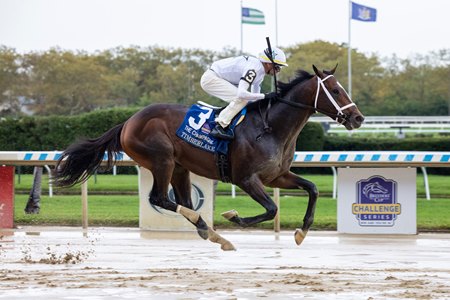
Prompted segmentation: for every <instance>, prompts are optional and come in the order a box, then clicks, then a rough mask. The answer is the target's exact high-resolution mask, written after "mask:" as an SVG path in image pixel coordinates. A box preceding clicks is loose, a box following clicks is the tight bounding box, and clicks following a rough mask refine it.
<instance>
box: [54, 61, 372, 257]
mask: <svg viewBox="0 0 450 300" xmlns="http://www.w3.org/2000/svg"><path fill="white" fill-rule="evenodd" d="M336 67H337V66H336ZM336 67H335V68H334V69H333V70H331V71H323V72H322V71H319V70H318V69H317V68H316V67H315V66H314V65H313V69H314V72H315V74H310V73H308V72H306V71H299V72H298V76H297V77H296V78H295V79H294V80H292V81H291V82H289V83H279V87H278V90H279V95H280V97H279V98H278V99H277V100H276V101H272V103H271V105H269V102H268V101H269V100H260V101H256V102H253V103H250V104H249V105H248V106H247V116H246V118H245V119H244V121H243V122H242V123H241V124H240V125H239V126H237V127H236V129H235V133H236V138H235V140H234V141H233V142H232V143H231V144H230V147H229V154H230V155H229V157H230V167H231V182H232V183H233V184H235V185H237V186H238V187H240V188H241V189H242V190H243V191H245V192H246V193H248V195H250V196H251V197H252V198H253V199H254V200H255V201H257V202H258V203H259V204H261V205H262V206H263V207H264V208H265V212H264V213H262V214H260V215H257V216H250V217H240V216H239V215H238V214H237V212H235V211H230V212H227V213H224V216H225V217H226V218H227V219H229V220H230V221H231V222H234V223H236V224H238V225H240V226H242V227H246V226H251V225H254V224H256V223H260V222H263V221H267V220H271V219H273V218H274V217H275V215H276V213H277V206H276V205H275V203H274V202H273V200H272V199H271V198H270V196H269V195H268V194H267V192H266V191H265V188H264V187H273V188H282V189H304V190H306V191H307V192H308V195H309V201H308V206H307V210H306V213H305V216H304V219H303V225H302V227H301V229H297V230H296V231H295V235H294V236H295V241H296V242H297V244H300V243H301V242H302V241H303V239H304V237H305V235H306V233H307V232H308V230H309V228H310V227H311V225H312V223H313V221H314V211H315V207H316V201H317V196H318V191H317V189H316V186H315V185H314V184H313V183H312V182H310V181H308V180H306V179H303V178H301V177H299V176H297V175H296V174H294V173H292V172H291V171H290V167H291V163H292V160H293V158H294V152H295V142H296V139H297V136H298V135H299V133H300V131H301V130H302V128H303V127H304V126H305V124H306V122H307V121H308V119H309V117H310V116H311V115H312V114H314V113H315V112H316V111H318V112H320V113H323V114H325V115H327V116H329V117H330V118H332V119H334V120H336V121H337V122H339V123H341V124H342V125H344V126H345V127H346V128H347V129H348V130H352V129H354V128H359V127H360V126H361V124H362V122H363V121H364V116H363V115H362V114H361V112H360V111H359V110H358V108H357V107H356V105H355V104H354V103H353V102H352V100H351V99H350V98H349V96H348V94H347V93H346V91H345V90H344V88H343V87H342V86H341V85H340V84H339V82H338V81H337V80H336V78H335V77H334V76H333V74H334V71H335V70H336ZM267 107H271V108H270V111H269V113H268V114H267V115H266V114H265V113H264V111H265V110H266V108H267ZM187 110H188V107H186V106H182V105H177V104H154V105H150V106H147V107H145V108H144V109H142V110H141V111H139V112H137V113H136V114H134V115H133V116H132V117H130V118H129V119H128V120H127V121H126V122H124V123H122V124H120V125H117V126H115V127H113V128H112V129H110V130H109V131H107V132H106V133H104V134H103V135H102V136H100V137H99V138H96V139H90V140H84V141H81V142H78V143H75V144H73V145H71V146H69V147H68V148H67V149H66V150H65V151H64V152H63V154H62V155H61V158H60V160H59V161H58V164H57V167H56V175H55V183H56V184H57V185H59V186H71V185H74V184H76V183H80V182H83V181H85V180H86V179H87V178H88V177H89V176H91V175H92V174H93V173H94V172H95V171H96V170H97V169H98V168H99V167H100V165H101V163H102V159H103V157H104V153H105V152H106V153H107V155H108V167H111V166H112V165H113V164H114V161H115V159H116V154H117V153H118V152H120V151H124V152H125V153H126V154H128V156H130V157H131V158H132V159H133V160H134V161H136V162H137V163H138V164H139V165H140V166H142V167H145V168H147V169H148V170H150V171H151V173H152V174H153V178H154V184H153V187H152V190H151V192H150V195H149V201H150V203H151V204H153V205H157V206H159V207H162V208H165V209H168V210H170V211H174V212H178V213H180V214H182V215H183V216H185V217H186V218H187V219H188V220H189V221H190V222H191V223H192V224H194V225H195V226H196V228H197V231H198V233H199V235H200V236H201V237H202V238H204V239H207V238H209V239H210V240H211V241H213V242H217V243H220V244H221V245H222V249H224V250H231V249H234V247H233V246H232V244H231V243H229V242H228V241H226V240H225V239H223V238H222V237H221V236H220V235H218V234H217V233H216V232H215V231H214V230H212V229H211V228H210V227H209V226H208V225H207V224H206V223H205V222H204V221H203V219H202V218H201V216H200V215H199V214H198V213H197V212H195V211H194V210H192V202H191V198H190V197H191V182H190V178H189V172H190V171H191V172H193V173H195V174H198V175H200V176H203V177H207V178H210V179H215V180H220V174H219V171H218V169H217V166H216V161H215V158H214V154H211V153H208V152H205V151H203V150H200V149H198V148H196V147H193V146H191V145H189V144H187V143H186V142H184V141H182V140H181V139H180V138H178V137H177V136H176V134H175V133H176V131H177V129H178V127H179V126H180V124H181V123H182V121H183V118H184V116H185V114H186V112H187ZM264 115H266V116H267V118H266V117H264ZM266 124H268V125H269V126H270V130H266V131H265V130H264V127H266V129H267V126H264V125H266ZM169 184H171V185H172V187H173V190H174V194H175V200H176V203H173V202H171V201H170V200H169V198H168V188H169Z"/></svg>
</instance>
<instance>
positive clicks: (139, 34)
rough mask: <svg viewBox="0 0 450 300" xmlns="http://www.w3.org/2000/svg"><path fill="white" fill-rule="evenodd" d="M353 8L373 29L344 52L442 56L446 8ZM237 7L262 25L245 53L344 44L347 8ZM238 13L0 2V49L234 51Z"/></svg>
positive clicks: (286, 1) (358, 33)
mask: <svg viewBox="0 0 450 300" xmlns="http://www.w3.org/2000/svg"><path fill="white" fill-rule="evenodd" d="M354 2H356V3H359V4H363V5H366V6H370V7H373V8H376V9H377V15H378V16H377V21H376V22H367V23H366V22H360V21H355V20H353V21H351V46H352V48H356V49H358V50H359V51H362V52H364V53H367V54H370V53H376V54H378V55H381V56H391V55H392V54H394V53H395V54H396V55H397V56H399V57H408V56H410V55H412V54H427V53H428V52H430V51H437V50H441V49H449V48H450V16H449V15H450V0H426V1H425V0H422V1H418V0H355V1H354ZM242 5H243V6H244V7H251V8H256V9H259V10H261V11H263V13H264V14H265V17H266V24H265V25H248V24H244V26H243V41H244V42H243V50H244V51H245V52H248V53H252V54H255V55H256V54H257V53H258V52H260V51H261V50H262V49H263V48H264V47H265V43H266V41H265V37H266V36H269V37H270V38H271V41H272V44H273V45H274V44H276V42H277V41H278V45H279V46H280V47H287V46H293V45H296V44H298V43H305V42H310V41H314V40H324V41H329V42H336V43H339V44H341V43H347V42H348V38H349V36H348V32H349V30H348V29H349V21H348V18H349V1H348V0H309V1H306V0H243V1H242ZM240 7H241V0H158V1H156V0H0V44H1V45H5V46H8V47H12V48H15V49H16V50H17V51H19V52H29V51H35V50H48V49H50V48H51V47H56V46H58V47H60V48H62V49H66V50H85V51H88V52H94V51H96V50H106V49H111V48H114V47H117V46H122V47H128V46H142V47H147V46H160V47H173V48H178V47H181V48H191V49H192V48H201V49H209V50H218V51H220V50H222V49H223V48H224V47H233V48H236V49H240V48H241V23H240ZM275 8H277V10H276V9H275ZM276 11H277V12H278V13H277V14H276V13H275V12H276ZM275 15H277V16H278V17H277V18H276V17H275ZM276 20H278V21H277V22H276ZM276 25H277V26H276ZM277 28H278V30H277Z"/></svg>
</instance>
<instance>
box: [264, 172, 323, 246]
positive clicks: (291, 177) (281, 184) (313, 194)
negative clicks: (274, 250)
mask: <svg viewBox="0 0 450 300" xmlns="http://www.w3.org/2000/svg"><path fill="white" fill-rule="evenodd" d="M269 186H270V187H277V188H282V189H299V188H302V189H304V190H305V191H306V192H307V193H308V196H309V200H308V207H307V209H306V213H305V217H304V218H303V226H302V228H301V229H297V230H296V231H295V234H294V237H295V242H296V243H297V245H300V244H301V243H302V242H303V240H304V238H305V236H306V234H307V233H308V230H309V228H310V227H311V225H312V224H313V223H314V213H315V210H316V203H317V197H318V195H319V192H318V191H317V188H316V185H315V184H314V183H312V182H311V181H308V180H306V179H304V178H301V177H299V176H297V175H296V174H294V173H291V172H289V173H286V174H284V175H282V176H280V177H278V178H277V179H276V180H274V181H273V182H271V183H270V184H269Z"/></svg>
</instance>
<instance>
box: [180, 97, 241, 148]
mask: <svg viewBox="0 0 450 300" xmlns="http://www.w3.org/2000/svg"><path fill="white" fill-rule="evenodd" d="M246 112H247V108H244V109H243V110H241V112H240V113H239V115H238V116H236V117H235V118H234V119H233V121H232V122H231V124H230V128H231V129H232V130H234V128H235V127H236V124H237V123H238V121H239V120H241V118H242V117H244V116H245V114H246ZM215 115H216V111H215V110H214V109H213V108H211V107H207V106H201V105H199V104H193V105H192V106H191V108H190V109H189V110H188V112H187V113H186V116H185V117H184V120H183V123H182V124H181V126H180V127H179V128H178V130H177V133H176V134H177V136H178V137H179V138H180V139H182V140H184V141H186V142H187V143H189V144H191V145H193V146H195V147H197V148H200V149H202V150H205V151H208V152H211V153H221V154H227V153H228V145H229V143H230V142H231V141H225V140H221V139H216V138H215V137H213V136H211V135H210V134H209V133H210V132H211V130H212V129H213V128H214V127H215V126H216V122H215V121H214V119H215V117H216V116H215Z"/></svg>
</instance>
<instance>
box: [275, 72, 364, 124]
mask: <svg viewBox="0 0 450 300" xmlns="http://www.w3.org/2000/svg"><path fill="white" fill-rule="evenodd" d="M330 77H333V75H328V76H327V77H325V78H324V79H321V78H320V77H319V76H317V90H316V96H315V99H314V106H311V105H307V104H303V103H297V102H293V101H290V100H286V99H284V98H281V97H279V98H277V100H278V101H280V102H282V103H285V104H288V105H290V106H293V107H297V108H307V109H313V110H314V111H315V112H320V113H322V114H324V115H327V116H329V117H330V118H332V119H334V120H335V121H336V122H338V123H339V124H344V123H345V122H347V120H348V115H347V114H345V113H344V110H346V109H347V108H349V107H352V106H356V104H355V103H353V102H352V103H350V104H347V105H345V106H343V107H340V106H339V104H338V103H337V102H336V100H334V98H333V96H331V94H330V92H329V91H328V89H327V88H326V86H325V84H324V83H323V82H324V81H325V80H327V79H328V78H330ZM339 85H340V84H339ZM320 87H322V89H323V90H324V92H325V95H327V97H328V100H329V101H330V102H331V104H333V106H334V107H335V108H336V111H337V113H335V114H334V113H330V112H327V111H324V110H322V109H320V108H318V107H317V100H318V99H319V93H320Z"/></svg>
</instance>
